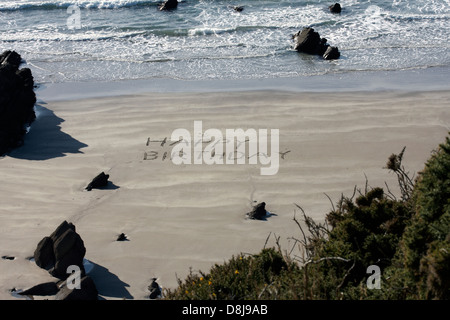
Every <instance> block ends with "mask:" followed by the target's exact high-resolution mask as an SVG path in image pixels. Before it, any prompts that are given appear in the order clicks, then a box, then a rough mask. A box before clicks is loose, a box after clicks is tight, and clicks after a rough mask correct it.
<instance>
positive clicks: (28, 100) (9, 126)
mask: <svg viewBox="0 0 450 320" xmlns="http://www.w3.org/2000/svg"><path fill="white" fill-rule="evenodd" d="M21 63H22V58H21V57H20V55H19V54H18V53H17V52H15V51H5V52H3V53H2V54H0V156H2V155H4V154H5V153H7V152H9V151H11V150H12V149H14V148H17V147H20V146H21V145H22V144H23V140H24V136H25V134H26V132H27V127H28V126H30V125H31V123H32V122H33V121H34V120H35V119H36V115H35V112H34V104H35V103H36V95H35V93H34V91H33V90H34V79H33V76H32V74H31V70H30V69H28V68H22V69H19V66H20V64H21Z"/></svg>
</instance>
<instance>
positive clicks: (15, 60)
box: [0, 51, 22, 69]
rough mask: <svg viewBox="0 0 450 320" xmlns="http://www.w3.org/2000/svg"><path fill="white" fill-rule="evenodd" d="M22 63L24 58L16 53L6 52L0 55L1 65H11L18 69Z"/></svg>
mask: <svg viewBox="0 0 450 320" xmlns="http://www.w3.org/2000/svg"><path fill="white" fill-rule="evenodd" d="M21 63H22V58H21V57H20V55H19V54H18V53H17V52H15V51H5V52H3V53H2V54H1V55H0V64H1V65H6V64H10V65H12V66H13V67H14V68H16V69H18V68H19V66H20V64H21Z"/></svg>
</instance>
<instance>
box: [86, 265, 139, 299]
mask: <svg viewBox="0 0 450 320" xmlns="http://www.w3.org/2000/svg"><path fill="white" fill-rule="evenodd" d="M91 263H92V264H93V269H92V271H91V272H89V274H88V275H89V276H90V277H91V278H92V280H94V283H95V286H96V287H97V291H98V294H99V296H103V297H105V298H108V297H110V298H124V299H133V296H132V295H131V294H130V292H128V290H127V287H129V286H130V285H129V284H127V283H125V282H123V281H122V280H120V279H119V277H118V276H116V275H115V274H114V273H111V272H110V271H109V270H108V269H107V268H105V267H103V266H101V265H98V264H96V263H94V262H91ZM100 299H101V298H100Z"/></svg>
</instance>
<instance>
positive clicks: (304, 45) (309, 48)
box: [293, 28, 341, 60]
mask: <svg viewBox="0 0 450 320" xmlns="http://www.w3.org/2000/svg"><path fill="white" fill-rule="evenodd" d="M293 38H294V41H295V46H294V49H295V50H297V51H298V52H303V53H307V54H313V55H320V56H322V57H323V58H324V59H325V60H332V59H338V58H339V57H340V55H341V54H340V52H339V50H338V48H337V47H332V46H330V45H329V44H327V39H325V38H321V37H320V35H319V33H317V32H316V31H314V29H313V28H303V30H301V31H299V32H297V33H296V34H295V35H294V36H293Z"/></svg>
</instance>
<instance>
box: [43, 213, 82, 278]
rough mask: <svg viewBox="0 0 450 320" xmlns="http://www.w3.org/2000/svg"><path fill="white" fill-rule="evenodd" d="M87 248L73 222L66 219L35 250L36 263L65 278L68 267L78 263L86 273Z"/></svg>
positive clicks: (58, 276) (55, 275)
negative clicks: (84, 260) (84, 261)
mask: <svg viewBox="0 0 450 320" xmlns="http://www.w3.org/2000/svg"><path fill="white" fill-rule="evenodd" d="M85 254H86V248H85V247H84V242H83V240H82V239H81V237H80V235H79V234H78V233H76V231H75V226H74V225H73V224H72V223H68V222H67V221H64V222H63V223H61V224H60V225H59V226H58V228H56V230H55V231H54V232H53V233H52V234H51V235H50V236H48V237H44V238H43V239H42V240H41V241H40V242H39V243H38V245H37V247H36V250H35V251H34V260H35V262H36V264H37V265H38V266H39V267H41V268H43V269H46V270H48V271H49V273H50V274H51V275H52V276H54V277H56V278H59V279H62V280H65V279H66V278H67V277H68V276H69V274H68V273H67V268H68V267H69V266H71V265H76V266H78V267H79V268H80V270H81V273H82V274H84V267H83V259H84V255H85Z"/></svg>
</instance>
